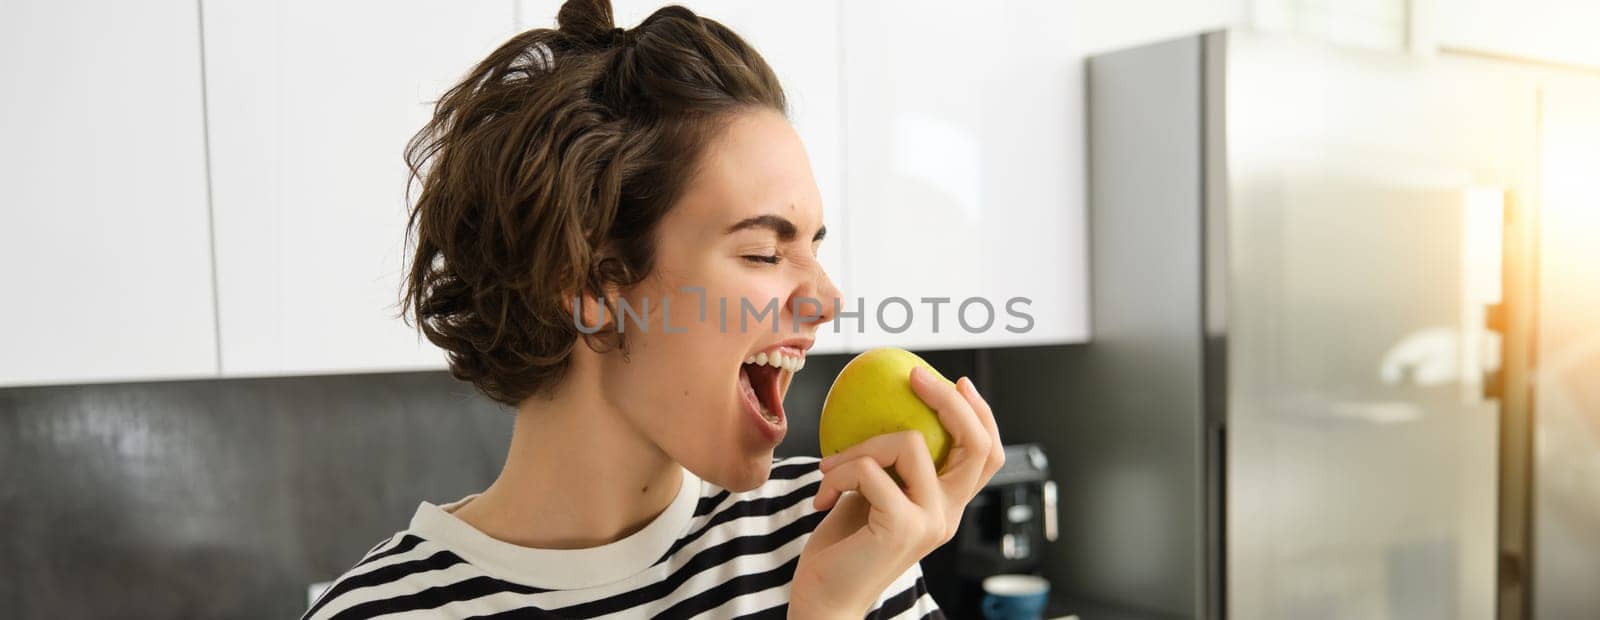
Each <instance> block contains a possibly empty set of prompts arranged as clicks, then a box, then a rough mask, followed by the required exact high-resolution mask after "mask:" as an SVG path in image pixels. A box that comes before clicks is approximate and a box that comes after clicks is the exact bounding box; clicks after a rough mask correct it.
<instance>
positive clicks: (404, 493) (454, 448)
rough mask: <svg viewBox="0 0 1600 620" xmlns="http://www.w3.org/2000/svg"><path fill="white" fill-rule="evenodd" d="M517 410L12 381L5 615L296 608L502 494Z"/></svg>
mask: <svg viewBox="0 0 1600 620" xmlns="http://www.w3.org/2000/svg"><path fill="white" fill-rule="evenodd" d="M925 357H926V358H927V359H928V360H929V361H930V362H931V363H933V364H934V365H935V366H937V367H938V368H939V369H940V371H941V372H943V373H944V374H945V375H946V376H949V377H951V378H955V377H958V376H961V375H971V374H973V368H974V355H973V353H972V352H971V351H941V352H932V353H928V354H925ZM848 360H849V356H844V355H817V356H812V357H811V358H810V359H808V360H807V362H806V370H805V371H803V372H801V373H800V374H799V375H797V376H796V381H795V383H794V384H793V385H791V386H790V390H789V395H788V397H787V399H786V402H785V409H786V410H787V411H788V412H789V414H790V416H791V417H790V428H789V435H788V438H787V439H786V440H785V441H784V443H783V444H782V445H780V446H779V447H778V450H777V453H778V455H779V456H791V455H815V454H816V453H817V440H816V437H817V433H816V431H817V426H816V425H817V412H818V411H819V410H820V408H821V406H822V400H823V397H824V396H825V395H826V393H827V389H828V386H829V385H830V384H831V383H832V381H833V377H834V376H836V375H837V374H838V370H839V368H841V367H843V366H844V364H845V362H847V361H848ZM512 418H513V415H512V413H511V412H510V410H508V409H506V408H504V407H501V406H499V405H497V404H495V403H493V402H491V401H489V400H488V399H486V398H483V397H482V396H480V395H478V394H477V393H475V392H474V391H473V390H472V389H471V387H470V386H468V385H466V384H462V383H459V382H457V381H455V380H454V379H452V378H450V376H449V375H448V374H446V373H444V372H421V373H396V374H371V375H339V376H310V377H278V378H265V379H228V380H206V381H181V382H159V383H124V384H106V385H86V386H51V387H34V388H12V389H5V390H0V481H3V484H0V515H4V517H3V523H4V527H3V528H0V545H3V548H4V549H5V552H4V553H0V575H4V576H5V577H4V578H3V579H0V617H6V618H44V617H50V618H62V617H118V618H190V617H203V618H284V617H298V616H299V614H300V613H301V612H302V611H304V609H305V607H306V588H307V586H308V585H310V584H311V583H314V582H319V581H326V580H328V579H331V578H333V577H334V576H336V575H338V574H339V573H341V572H343V571H344V570H346V569H348V568H349V567H350V566H351V565H352V564H354V563H355V561H356V560H357V559H358V558H360V557H361V555H362V554H363V553H365V552H366V551H367V550H368V549H370V548H371V547H372V546H373V545H375V544H377V543H378V542H379V541H380V540H382V539H383V538H385V537H387V536H388V535H389V534H391V533H393V532H395V531H397V530H400V529H403V528H405V527H406V525H407V523H408V522H409V520H410V518H411V514H412V513H413V512H414V511H415V510H416V507H417V503H418V502H420V501H423V500H427V501H432V502H443V501H451V500H455V499H459V498H460V497H462V496H464V495H466V494H469V493H473V492H476V491H479V490H482V489H483V488H484V487H485V486H487V485H488V484H489V483H490V482H491V481H492V480H493V479H494V477H495V476H496V475H497V474H498V473H499V470H500V466H501V463H502V459H503V458H504V457H505V449H506V446H507V443H508V441H509V440H510V434H511V424H512Z"/></svg>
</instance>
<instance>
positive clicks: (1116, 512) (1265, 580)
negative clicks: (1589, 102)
mask: <svg viewBox="0 0 1600 620" xmlns="http://www.w3.org/2000/svg"><path fill="white" fill-rule="evenodd" d="M1534 73H1537V72H1531V73H1530V71H1528V70H1527V68H1526V67H1522V66H1519V65H1517V64H1516V63H1507V62H1496V61H1488V60H1484V59H1479V58H1466V57H1461V56H1457V55H1441V56H1434V57H1416V56H1407V55H1401V54H1394V53H1381V52H1375V51H1361V50H1350V49H1339V48H1335V47H1333V46H1330V45H1326V44H1321V43H1312V42H1304V41H1295V40H1288V39H1279V38H1274V37H1271V36H1267V35H1260V34H1254V33H1247V32H1234V31H1228V32H1212V33H1205V34H1200V35H1195V36H1190V37H1184V38H1180V39H1176V40H1171V41H1165V42H1161V43H1156V44H1151V45H1147V46H1142V47H1138V48H1134V49H1130V50H1125V51H1118V52H1114V53H1108V54H1104V55H1100V56H1096V57H1093V58H1091V59H1090V60H1089V62H1088V67H1087V80H1088V106H1087V107H1088V110H1089V118H1088V126H1089V132H1088V136H1089V144H1088V151H1089V158H1088V159H1089V161H1090V173H1089V179H1090V187H1089V188H1088V193H1089V203H1090V222H1089V230H1090V238H1089V244H1090V253H1091V263H1090V264H1091V266H1090V269H1091V273H1092V284H1091V292H1090V297H1091V308H1092V309H1091V323H1092V338H1091V341H1090V342H1089V343H1087V344H1084V345H1072V346H1065V347H1037V348H1031V349H1014V350H994V351H990V352H985V353H984V354H983V355H984V356H986V358H987V359H986V360H985V361H984V366H985V367H986V369H987V371H986V375H987V376H988V381H989V385H990V388H989V389H990V392H991V393H992V394H993V395H994V396H993V397H992V398H993V400H995V402H996V409H997V411H1000V412H1001V413H1000V415H1002V417H1003V419H1002V421H1003V422H1004V423H1005V424H1006V425H1007V426H1006V429H1007V430H1008V431H1011V432H1013V433H1015V434H1019V435H1021V436H1023V437H1026V438H1027V439H1028V440H1037V441H1040V442H1041V443H1043V444H1044V446H1045V448H1046V450H1047V451H1048V453H1049V456H1050V458H1051V463H1052V471H1053V472H1054V475H1055V477H1056V481H1057V483H1058V485H1059V489H1060V511H1061V516H1060V539H1059V541H1058V542H1057V543H1056V544H1055V545H1054V546H1052V547H1051V548H1050V549H1049V550H1048V551H1047V557H1046V559H1045V574H1046V576H1047V577H1049V578H1050V579H1051V581H1052V583H1053V588H1054V591H1055V592H1058V593H1060V594H1062V595H1063V596H1064V597H1067V598H1072V599H1078V600H1083V601H1086V602H1093V603H1095V604H1099V605H1105V606H1108V607H1111V608H1114V609H1118V610H1122V611H1124V612H1126V613H1127V614H1128V617H1145V616H1149V617H1169V616H1170V617H1224V616H1225V617H1230V618H1246V619H1253V618H1490V617H1495V616H1496V615H1497V614H1498V613H1507V614H1510V616H1503V617H1514V616H1515V614H1516V613H1518V611H1517V610H1523V611H1525V610H1526V608H1525V607H1522V605H1523V604H1524V603H1523V602H1524V601H1525V600H1526V596H1525V595H1526V589H1527V587H1528V582H1527V581H1526V580H1525V579H1526V577H1527V575H1528V574H1530V573H1531V572H1532V571H1533V564H1532V562H1533V559H1532V553H1531V550H1530V547H1529V545H1530V544H1531V543H1530V541H1531V540H1532V537H1531V535H1530V534H1529V531H1530V530H1531V527H1530V522H1529V518H1530V514H1531V513H1532V511H1531V509H1530V506H1531V505H1532V502H1533V501H1534V500H1533V499H1532V498H1531V497H1530V495H1531V490H1532V487H1531V486H1529V485H1530V484H1532V481H1533V480H1534V479H1535V477H1534V476H1533V474H1532V472H1531V471H1530V470H1531V468H1532V467H1533V466H1534V464H1535V463H1536V461H1535V460H1534V459H1533V457H1532V455H1531V454H1530V450H1531V446H1532V445H1533V443H1532V439H1531V438H1530V434H1531V429H1532V428H1533V427H1532V426H1531V422H1530V419H1529V411H1531V409H1530V407H1531V403H1530V394H1531V393H1532V391H1531V386H1530V377H1529V371H1530V367H1531V366H1532V363H1531V360H1533V356H1534V354H1535V352H1534V350H1533V338H1534V336H1533V334H1534V331H1533V329H1534V325H1535V323H1536V320H1535V312H1536V305H1535V304H1533V303H1532V301H1533V299H1534V298H1535V290H1536V287H1535V286H1534V283H1535V274H1536V271H1535V267H1536V263H1537V261H1535V260H1534V259H1533V258H1532V257H1533V256H1535V254H1536V251H1537V247H1536V244H1535V239H1536V236H1537V235H1536V226H1535V224H1536V222H1534V221H1533V220H1532V218H1533V215H1534V210H1533V209H1532V208H1531V205H1534V204H1536V203H1537V202H1538V200H1539V199H1540V191H1541V189H1542V188H1543V186H1542V185H1541V177H1540V174H1541V169H1540V162H1541V156H1542V155H1543V154H1544V153H1543V152H1542V151H1541V149H1542V148H1544V147H1543V144H1544V142H1542V141H1541V139H1540V137H1541V132H1540V129H1541V127H1542V125H1541V114H1543V113H1545V111H1546V107H1547V106H1546V105H1545V102H1544V101H1543V100H1542V99H1541V98H1542V97H1543V96H1544V95H1543V94H1542V92H1543V91H1542V90H1541V86H1540V84H1541V82H1540V79H1541V78H1540V77H1539V76H1537V75H1534ZM1597 240H1600V239H1597ZM1024 412H1025V413H1024ZM1548 542H1549V541H1543V542H1542V544H1548ZM1548 617H1556V616H1548Z"/></svg>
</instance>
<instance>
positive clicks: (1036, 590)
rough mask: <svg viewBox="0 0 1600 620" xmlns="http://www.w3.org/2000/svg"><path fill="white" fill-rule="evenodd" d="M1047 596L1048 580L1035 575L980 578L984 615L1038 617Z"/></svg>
mask: <svg viewBox="0 0 1600 620" xmlns="http://www.w3.org/2000/svg"><path fill="white" fill-rule="evenodd" d="M1049 600H1050V582H1049V581H1045V579H1044V577H1037V576H1034V575H995V576H992V577H988V578H985V579H984V580H983V617H984V618H987V619H988V620H1039V618H1041V617H1043V616H1044V605H1045V603H1046V602H1048V601H1049Z"/></svg>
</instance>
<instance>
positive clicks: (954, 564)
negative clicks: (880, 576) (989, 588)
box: [922, 443, 1056, 618]
mask: <svg viewBox="0 0 1600 620" xmlns="http://www.w3.org/2000/svg"><path fill="white" fill-rule="evenodd" d="M1005 451H1006V464H1005V466H1004V467H1001V468H1000V471H998V472H996V473H995V475H994V477H993V478H992V479H990V480H989V483H988V484H986V485H984V488H983V490H981V491H979V492H978V495H977V496H976V497H974V498H973V499H972V502H970V503H969V504H967V508H966V511H965V512H964V513H963V514H962V516H961V525H960V526H959V527H957V529H956V533H955V536H954V537H952V538H951V539H950V541H949V542H947V543H945V544H944V545H942V546H940V547H939V548H938V549H935V550H934V551H933V553H930V554H928V556H927V557H926V558H923V560H922V572H923V575H924V579H925V580H926V581H927V584H928V590H929V591H930V592H931V593H932V594H933V598H934V600H935V601H936V602H938V603H939V606H940V607H942V608H944V609H945V610H946V615H948V616H949V617H951V618H981V617H982V615H981V613H980V612H979V607H978V606H979V603H980V601H981V600H982V598H983V588H982V586H981V583H982V582H983V578H985V577H988V576H991V575H998V574H1003V573H1020V574H1030V575H1034V574H1038V571H1039V568H1040V566H1041V564H1042V562H1043V558H1044V554H1045V553H1046V549H1045V548H1046V543H1049V542H1052V541H1054V540H1055V539H1056V484H1055V482H1053V481H1051V480H1050V461H1049V459H1048V458H1046V457H1045V454H1044V449H1043V448H1041V447H1040V446H1039V445H1038V444H1031V443H1029V444H1017V445H1010V446H1006V447H1005Z"/></svg>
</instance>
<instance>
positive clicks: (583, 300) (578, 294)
mask: <svg viewBox="0 0 1600 620" xmlns="http://www.w3.org/2000/svg"><path fill="white" fill-rule="evenodd" d="M574 303H576V305H577V306H578V309H577V310H574V309H573V306H574ZM561 306H562V307H564V308H566V310H567V314H569V315H573V316H574V318H576V319H577V321H576V322H577V326H578V327H579V328H580V330H582V331H586V332H589V333H596V332H598V331H599V330H600V329H604V328H607V327H610V326H611V325H612V324H613V323H615V322H616V317H614V316H612V313H611V311H610V310H607V309H606V306H605V304H604V303H602V300H601V299H600V298H599V297H596V296H595V295H592V294H590V293H587V292H584V291H574V292H572V293H568V294H566V295H563V296H562V297H561Z"/></svg>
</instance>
